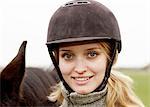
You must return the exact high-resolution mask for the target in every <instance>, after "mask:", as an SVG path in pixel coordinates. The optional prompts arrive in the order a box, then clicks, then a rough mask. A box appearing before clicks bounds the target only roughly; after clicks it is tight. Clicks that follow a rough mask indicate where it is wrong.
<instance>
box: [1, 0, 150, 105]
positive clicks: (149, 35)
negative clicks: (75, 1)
mask: <svg viewBox="0 0 150 107" xmlns="http://www.w3.org/2000/svg"><path fill="white" fill-rule="evenodd" d="M67 1H68V0H0V68H1V69H2V68H3V67H5V66H6V65H7V64H8V63H9V62H10V61H11V60H12V59H13V58H14V57H15V55H16V54H17V52H18V49H19V47H20V44H21V43H22V41H24V40H27V41H28V43H27V50H26V66H27V67H39V68H43V69H48V68H49V67H50V66H51V64H52V63H51V60H50V57H49V55H48V51H47V48H46V45H45V43H46V38H47V29H48V24H49V20H50V17H51V16H52V14H53V13H54V12H55V10H56V9H58V7H59V6H61V5H62V4H65V3H66V2H67ZM98 1H99V2H101V3H102V4H104V5H105V6H107V7H108V8H109V9H110V10H112V12H113V13H114V15H115V16H116V18H117V20H118V23H119V26H120V31H121V36H122V44H123V45H122V51H121V54H119V58H118V62H117V63H116V65H115V69H118V70H120V71H122V72H124V73H126V74H128V75H129V76H131V77H132V78H133V80H134V82H135V83H134V90H135V92H136V93H137V95H138V96H139V97H140V99H141V100H142V101H143V102H144V104H145V105H146V107H148V106H150V104H149V102H148V101H149V99H150V91H149V90H150V30H149V29H150V1H149V0H124V1H121V0H115V1H113V0H98Z"/></svg>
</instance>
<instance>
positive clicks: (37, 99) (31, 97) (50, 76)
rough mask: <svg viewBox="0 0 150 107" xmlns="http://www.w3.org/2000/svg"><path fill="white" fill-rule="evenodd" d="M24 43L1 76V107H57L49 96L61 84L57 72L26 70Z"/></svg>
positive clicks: (37, 69)
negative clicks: (57, 84)
mask: <svg viewBox="0 0 150 107" xmlns="http://www.w3.org/2000/svg"><path fill="white" fill-rule="evenodd" d="M26 44H27V42H26V41H24V42H23V43H22V45H21V47H20V49H19V52H18V54H17V56H16V57H15V58H14V59H13V60H12V61H11V62H10V63H9V64H8V65H7V66H6V67H5V68H4V69H3V70H2V72H1V74H0V86H1V87H0V106H1V107H6V106H9V107H12V106H18V107H19V106H40V107H41V106H49V107H57V106H58V104H57V103H56V102H50V101H49V100H48V98H47V96H48V95H49V94H50V92H51V86H53V85H55V84H56V83H57V82H59V78H58V76H57V74H56V72H55V71H51V72H50V71H44V70H42V69H39V68H27V69H25V48H26Z"/></svg>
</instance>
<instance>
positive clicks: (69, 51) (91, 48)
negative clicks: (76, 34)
mask: <svg viewBox="0 0 150 107" xmlns="http://www.w3.org/2000/svg"><path fill="white" fill-rule="evenodd" d="M94 49H101V48H99V47H93V48H88V49H85V50H94ZM59 51H69V52H70V51H72V50H68V49H60V50H59Z"/></svg>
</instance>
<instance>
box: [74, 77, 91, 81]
mask: <svg viewBox="0 0 150 107" xmlns="http://www.w3.org/2000/svg"><path fill="white" fill-rule="evenodd" d="M88 79H89V77H77V78H75V80H77V81H86V80H88Z"/></svg>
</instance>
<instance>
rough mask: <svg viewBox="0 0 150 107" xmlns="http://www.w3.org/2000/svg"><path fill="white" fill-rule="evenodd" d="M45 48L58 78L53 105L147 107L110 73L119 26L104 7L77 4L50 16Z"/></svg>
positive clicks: (88, 1)
mask: <svg viewBox="0 0 150 107" xmlns="http://www.w3.org/2000/svg"><path fill="white" fill-rule="evenodd" d="M47 47H48V51H49V54H50V57H51V59H52V61H53V64H54V66H55V69H56V71H57V73H58V75H59V77H60V80H61V81H60V83H59V84H58V85H57V88H56V90H55V91H54V92H53V93H52V94H50V96H49V99H50V100H51V101H59V102H60V105H61V107H85V106H86V107H98V106H100V107H137V106H138V107H143V104H142V103H141V101H140V100H138V98H137V97H136V95H134V92H133V91H132V89H131V85H130V83H131V82H132V80H131V79H130V78H129V77H126V76H125V75H122V74H120V73H115V72H112V70H111V69H112V66H113V64H114V63H115V61H116V59H117V57H118V53H120V51H121V37H120V30H119V26H118V23H117V20H116V18H115V16H114V15H113V13H112V12H111V11H110V10H109V9H108V8H107V7H105V6H104V5H102V4H101V3H99V2H96V1H93V0H74V1H71V2H68V3H66V4H65V5H63V6H61V7H60V8H59V9H58V10H57V11H56V12H55V13H54V15H53V16H52V18H51V20H50V23H49V28H48V36H47Z"/></svg>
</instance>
